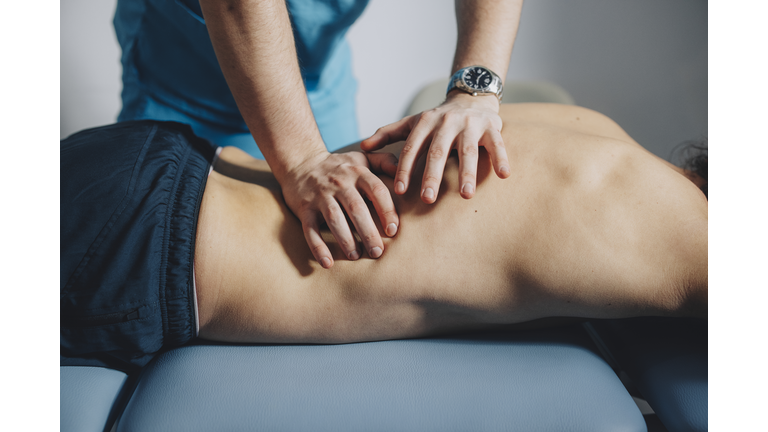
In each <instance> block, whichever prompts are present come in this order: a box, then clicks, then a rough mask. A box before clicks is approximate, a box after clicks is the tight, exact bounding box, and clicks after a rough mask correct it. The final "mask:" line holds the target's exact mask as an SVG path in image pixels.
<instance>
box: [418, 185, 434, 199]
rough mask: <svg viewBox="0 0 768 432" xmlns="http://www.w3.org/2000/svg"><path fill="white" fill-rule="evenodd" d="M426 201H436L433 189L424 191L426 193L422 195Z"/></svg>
mask: <svg viewBox="0 0 768 432" xmlns="http://www.w3.org/2000/svg"><path fill="white" fill-rule="evenodd" d="M421 196H423V197H424V198H426V199H429V200H431V199H434V198H435V191H433V190H432V188H426V189H424V193H422V194H421Z"/></svg>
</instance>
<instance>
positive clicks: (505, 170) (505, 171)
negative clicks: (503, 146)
mask: <svg viewBox="0 0 768 432" xmlns="http://www.w3.org/2000/svg"><path fill="white" fill-rule="evenodd" d="M499 172H500V173H501V175H505V176H506V175H509V167H506V166H503V167H501V168H499Z"/></svg>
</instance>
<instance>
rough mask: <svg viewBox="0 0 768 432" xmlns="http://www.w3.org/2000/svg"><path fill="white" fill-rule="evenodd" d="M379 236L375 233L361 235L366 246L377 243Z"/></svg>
mask: <svg viewBox="0 0 768 432" xmlns="http://www.w3.org/2000/svg"><path fill="white" fill-rule="evenodd" d="M377 237H378V236H377V235H376V234H373V233H366V234H360V239H361V240H362V241H363V243H364V244H366V245H369V244H372V243H375V242H376V241H377Z"/></svg>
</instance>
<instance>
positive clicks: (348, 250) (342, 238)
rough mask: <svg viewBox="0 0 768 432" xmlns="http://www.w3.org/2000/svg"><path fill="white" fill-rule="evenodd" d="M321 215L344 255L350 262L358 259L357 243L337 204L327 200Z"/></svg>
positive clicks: (332, 200) (331, 199) (330, 199)
mask: <svg viewBox="0 0 768 432" xmlns="http://www.w3.org/2000/svg"><path fill="white" fill-rule="evenodd" d="M322 213H323V218H325V223H326V224H327V225H328V229H330V230H331V234H333V237H334V238H335V239H336V242H337V243H338V244H339V247H340V248H341V251H342V252H344V255H346V256H347V258H349V259H350V260H351V261H354V260H356V259H358V258H360V252H359V251H358V250H357V241H356V240H355V236H353V235H352V231H351V230H350V229H349V224H347V218H346V217H345V216H344V212H343V211H342V210H341V207H340V206H339V203H338V202H336V200H335V199H333V198H329V199H328V200H327V201H326V202H325V206H324V207H323V209H322Z"/></svg>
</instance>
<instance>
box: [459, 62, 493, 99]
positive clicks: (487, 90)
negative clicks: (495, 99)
mask: <svg viewBox="0 0 768 432" xmlns="http://www.w3.org/2000/svg"><path fill="white" fill-rule="evenodd" d="M476 68H477V69H482V70H484V71H486V72H488V74H490V75H491V82H490V83H488V85H487V86H485V87H481V88H478V89H476V88H474V87H472V86H471V85H470V84H469V83H468V82H467V79H466V78H467V75H468V74H469V72H470V71H471V70H473V69H476ZM495 76H496V74H494V73H493V72H492V71H491V70H490V69H488V68H487V67H485V66H469V67H467V68H464V71H463V72H462V73H461V82H462V84H464V86H466V88H467V89H469V90H472V91H473V92H478V93H480V92H482V93H493V91H492V90H491V86H492V85H493V82H494V78H495Z"/></svg>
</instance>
